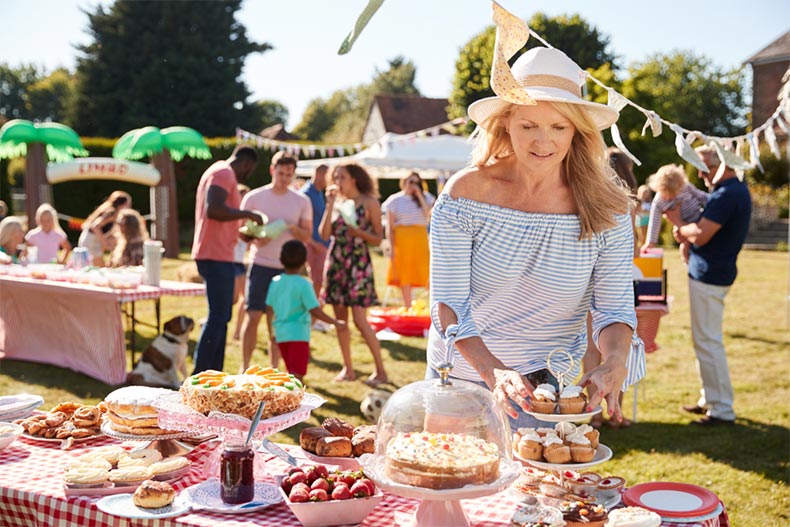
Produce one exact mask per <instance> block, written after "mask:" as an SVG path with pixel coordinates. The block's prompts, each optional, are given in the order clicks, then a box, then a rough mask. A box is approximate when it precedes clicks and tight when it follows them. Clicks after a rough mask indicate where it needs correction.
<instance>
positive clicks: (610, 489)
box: [598, 476, 625, 501]
mask: <svg viewBox="0 0 790 527" xmlns="http://www.w3.org/2000/svg"><path fill="white" fill-rule="evenodd" d="M624 485H625V480H624V479H623V478H620V477H617V476H609V477H608V478H604V479H602V480H601V481H599V482H598V497H599V498H600V499H601V501H608V500H610V499H612V498H614V497H615V496H617V495H618V494H620V493H621V492H622V491H623V486H624Z"/></svg>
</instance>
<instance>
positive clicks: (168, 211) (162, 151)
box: [112, 126, 211, 258]
mask: <svg viewBox="0 0 790 527" xmlns="http://www.w3.org/2000/svg"><path fill="white" fill-rule="evenodd" d="M112 156H113V157H114V158H116V159H130V160H139V159H143V158H146V157H147V158H150V160H151V164H152V165H153V166H154V167H156V169H157V170H159V173H160V174H161V175H162V179H160V180H159V184H158V185H157V186H156V187H154V193H153V199H152V201H151V213H152V214H153V216H154V230H153V233H152V235H153V237H154V238H157V239H159V240H162V242H163V244H164V248H165V255H166V256H168V257H171V258H176V257H178V249H179V246H178V245H179V244H178V201H177V199H176V178H175V170H174V166H173V162H174V161H175V162H178V161H181V160H182V159H183V158H184V156H190V157H195V158H198V159H210V158H211V150H209V147H208V145H207V144H206V141H205V140H204V139H203V136H202V135H200V134H199V133H198V132H197V131H195V130H193V129H192V128H187V127H185V126H171V127H170V128H164V129H162V130H160V129H159V128H156V127H155V126H146V127H144V128H138V129H136V130H130V131H128V132H126V133H125V134H123V136H121V138H120V139H118V142H117V143H115V146H114V147H113V149H112Z"/></svg>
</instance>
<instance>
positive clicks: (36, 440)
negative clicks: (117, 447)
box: [19, 432, 104, 443]
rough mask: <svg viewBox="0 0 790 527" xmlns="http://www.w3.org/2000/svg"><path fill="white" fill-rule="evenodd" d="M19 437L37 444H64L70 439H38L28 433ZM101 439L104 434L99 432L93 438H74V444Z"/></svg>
mask: <svg viewBox="0 0 790 527" xmlns="http://www.w3.org/2000/svg"><path fill="white" fill-rule="evenodd" d="M19 437H21V438H23V439H28V440H30V441H35V442H37V443H62V442H63V441H65V440H66V439H68V438H67V437H66V438H63V439H58V438H56V437H38V436H32V435H30V434H28V433H27V432H24V433H22V434H21V435H20V436H19ZM100 437H104V434H102V433H101V432H99V433H98V434H96V435H92V436H88V437H80V438H76V437H75V438H74V442H75V443H80V442H82V441H90V440H91V439H98V438H100Z"/></svg>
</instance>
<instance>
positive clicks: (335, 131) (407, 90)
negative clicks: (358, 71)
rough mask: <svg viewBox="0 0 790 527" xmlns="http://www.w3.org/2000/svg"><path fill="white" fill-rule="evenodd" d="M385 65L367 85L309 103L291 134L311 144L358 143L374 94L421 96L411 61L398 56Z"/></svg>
mask: <svg viewBox="0 0 790 527" xmlns="http://www.w3.org/2000/svg"><path fill="white" fill-rule="evenodd" d="M388 64H389V67H388V68H387V69H386V70H384V71H381V70H378V69H377V70H376V74H375V76H374V78H373V80H372V81H371V82H370V83H369V84H361V85H359V86H356V87H353V88H348V89H345V90H337V91H335V92H334V93H333V94H332V95H331V96H330V97H329V99H327V100H324V99H320V98H319V99H313V100H312V101H310V104H308V106H307V109H306V110H305V112H304V114H303V115H302V120H301V122H300V123H299V124H298V125H297V126H296V128H294V132H293V133H294V134H296V135H298V136H300V137H302V138H304V139H307V140H312V141H318V140H324V141H332V142H341V143H353V142H356V141H359V140H361V139H362V132H363V131H364V129H365V122H366V121H367V117H368V113H369V112H370V105H371V104H372V103H373V98H374V97H375V96H376V95H378V94H402V95H419V94H420V92H419V90H418V89H417V87H416V86H415V85H414V80H415V77H416V75H417V68H416V66H415V65H414V63H413V62H412V61H410V60H406V59H405V58H404V57H402V56H398V57H395V58H394V59H391V60H389V61H388Z"/></svg>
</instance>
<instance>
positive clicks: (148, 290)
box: [114, 280, 206, 302]
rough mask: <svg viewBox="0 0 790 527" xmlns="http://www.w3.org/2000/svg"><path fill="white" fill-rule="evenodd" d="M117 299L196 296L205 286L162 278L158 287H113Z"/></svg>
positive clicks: (132, 299) (133, 299)
mask: <svg viewBox="0 0 790 527" xmlns="http://www.w3.org/2000/svg"><path fill="white" fill-rule="evenodd" d="M114 291H115V293H116V295H118V300H119V301H121V302H135V301H137V300H156V299H157V298H160V297H163V296H197V295H203V294H205V293H206V286H205V285H203V284H195V283H191V282H176V281H173V280H162V281H160V282H159V287H154V286H150V285H139V286H137V287H136V288H135V289H114Z"/></svg>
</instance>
